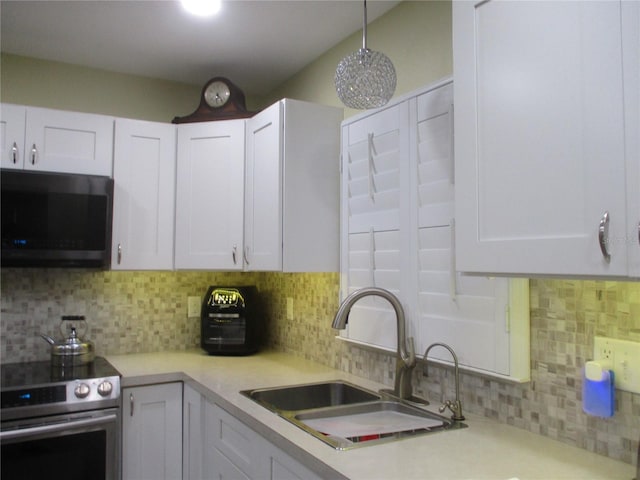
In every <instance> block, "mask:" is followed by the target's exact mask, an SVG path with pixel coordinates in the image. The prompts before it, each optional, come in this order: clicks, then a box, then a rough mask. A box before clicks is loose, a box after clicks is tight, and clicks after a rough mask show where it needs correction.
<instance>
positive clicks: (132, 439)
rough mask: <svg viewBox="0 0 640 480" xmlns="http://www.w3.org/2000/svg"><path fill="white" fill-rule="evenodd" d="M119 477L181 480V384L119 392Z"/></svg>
mask: <svg viewBox="0 0 640 480" xmlns="http://www.w3.org/2000/svg"><path fill="white" fill-rule="evenodd" d="M122 396H123V397H122V403H123V408H122V478H123V480H162V479H166V480H169V479H181V478H182V382H175V383H164V384H158V385H147V386H141V387H131V388H124V389H123V390H122Z"/></svg>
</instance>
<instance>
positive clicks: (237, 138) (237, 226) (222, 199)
mask: <svg viewBox="0 0 640 480" xmlns="http://www.w3.org/2000/svg"><path fill="white" fill-rule="evenodd" d="M244 132H245V121H244V120H227V121H218V122H203V123H194V124H181V125H178V146H177V151H178V154H177V162H178V164H177V182H176V222H175V228H176V235H175V242H176V244H175V267H176V269H193V270H242V266H243V263H242V252H243V218H244V215H243V205H244V142H245V134H244Z"/></svg>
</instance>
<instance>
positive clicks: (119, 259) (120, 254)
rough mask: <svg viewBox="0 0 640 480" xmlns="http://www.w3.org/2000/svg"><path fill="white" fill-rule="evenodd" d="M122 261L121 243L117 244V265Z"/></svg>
mask: <svg viewBox="0 0 640 480" xmlns="http://www.w3.org/2000/svg"><path fill="white" fill-rule="evenodd" d="M120 263H122V244H121V243H119V244H118V265H120Z"/></svg>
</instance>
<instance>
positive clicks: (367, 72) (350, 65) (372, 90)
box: [334, 0, 396, 110]
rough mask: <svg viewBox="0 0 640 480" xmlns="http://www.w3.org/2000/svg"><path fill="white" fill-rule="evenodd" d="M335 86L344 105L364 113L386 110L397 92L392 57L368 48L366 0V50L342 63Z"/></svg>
mask: <svg viewBox="0 0 640 480" xmlns="http://www.w3.org/2000/svg"><path fill="white" fill-rule="evenodd" d="M334 82H335V85H336V93H337V94H338V98H340V100H341V101H342V103H344V104H345V106H347V107H349V108H357V109H360V110H366V109H368V108H377V107H382V106H383V105H385V104H386V103H387V102H388V101H389V100H390V99H391V97H392V96H393V93H394V92H395V90H396V69H395V68H394V67H393V63H391V60H389V57H387V56H386V55H385V54H384V53H382V52H376V51H374V50H370V49H368V48H367V0H364V22H363V26H362V48H361V49H359V50H358V51H357V52H353V53H351V54H349V55H347V56H346V57H344V58H343V59H342V60H341V61H340V63H339V64H338V68H337V69H336V74H335V78H334Z"/></svg>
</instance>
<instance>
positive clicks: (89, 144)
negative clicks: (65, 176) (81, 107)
mask: <svg viewBox="0 0 640 480" xmlns="http://www.w3.org/2000/svg"><path fill="white" fill-rule="evenodd" d="M113 122H114V119H113V117H108V116H104V115H93V114H88V113H77V112H65V111H60V110H49V109H44V108H27V124H26V125H27V127H26V133H25V148H26V149H27V152H26V153H27V155H26V157H25V163H24V167H25V169H28V170H44V171H48V172H68V173H81V174H88V175H105V176H108V177H110V176H111V173H112V170H113V167H112V163H113Z"/></svg>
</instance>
